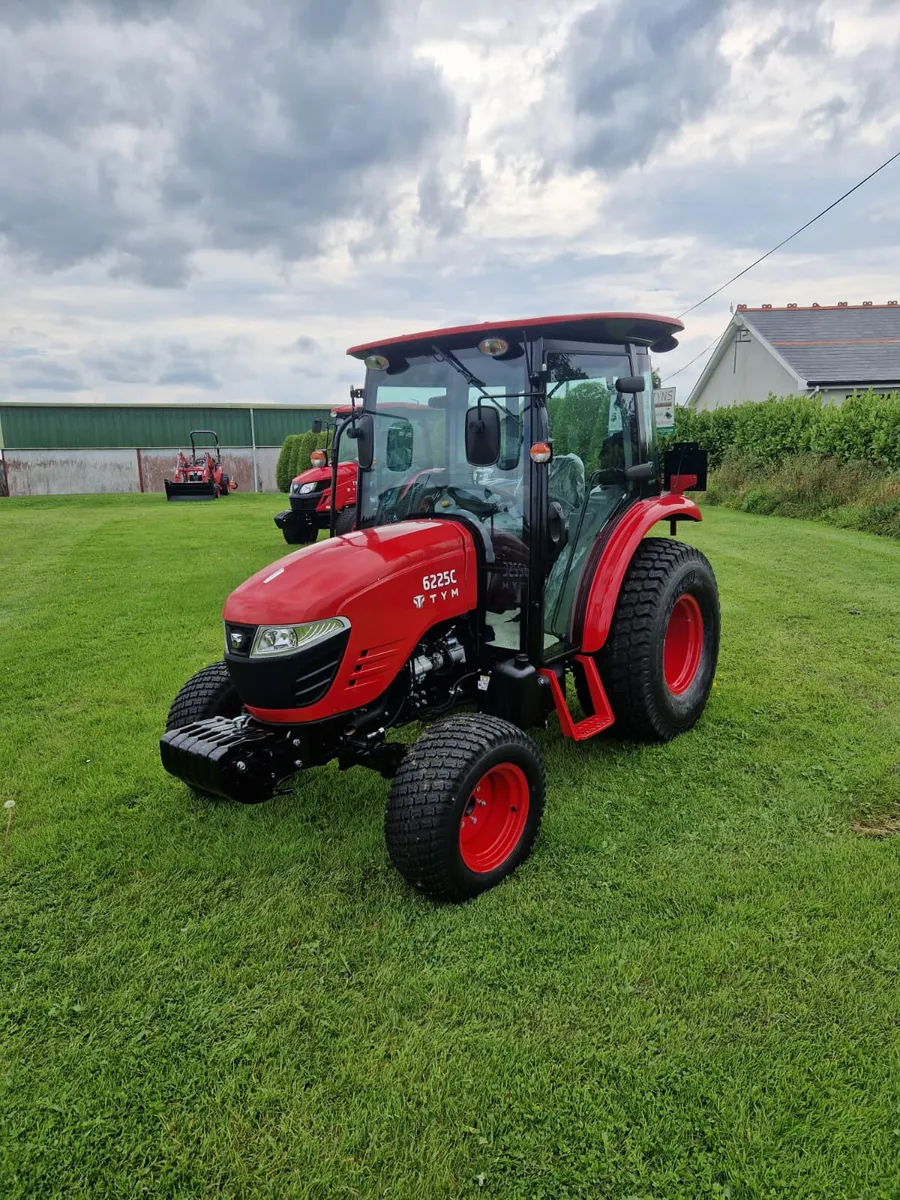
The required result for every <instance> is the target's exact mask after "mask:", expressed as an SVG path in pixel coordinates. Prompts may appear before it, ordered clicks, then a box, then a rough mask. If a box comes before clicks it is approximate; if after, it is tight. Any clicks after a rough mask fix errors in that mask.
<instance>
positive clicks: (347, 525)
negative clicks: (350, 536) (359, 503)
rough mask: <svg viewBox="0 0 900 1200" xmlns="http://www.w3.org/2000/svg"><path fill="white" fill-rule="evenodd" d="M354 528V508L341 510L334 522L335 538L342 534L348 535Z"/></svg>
mask: <svg viewBox="0 0 900 1200" xmlns="http://www.w3.org/2000/svg"><path fill="white" fill-rule="evenodd" d="M355 526H356V509H355V508H354V507H352V506H351V507H349V508H342V509H341V511H340V512H339V513H338V515H337V516H336V517H335V521H334V532H335V535H336V536H337V537H340V536H341V534H342V533H349V532H350V531H351V529H353V528H354V527H355Z"/></svg>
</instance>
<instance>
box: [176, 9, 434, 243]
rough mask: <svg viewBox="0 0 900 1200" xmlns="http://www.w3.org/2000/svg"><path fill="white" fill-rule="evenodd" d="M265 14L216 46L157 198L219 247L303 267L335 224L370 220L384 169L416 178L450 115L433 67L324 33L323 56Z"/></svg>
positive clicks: (279, 16)
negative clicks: (265, 252) (264, 253)
mask: <svg viewBox="0 0 900 1200" xmlns="http://www.w3.org/2000/svg"><path fill="white" fill-rule="evenodd" d="M354 7H355V6H354V5H352V4H344V5H339V6H338V8H339V9H342V10H348V9H352V8H354ZM373 7H374V6H373ZM264 13H265V18H264V21H263V26H264V27H263V28H261V29H251V28H246V29H244V30H243V31H242V33H241V36H240V37H236V38H235V40H234V42H233V43H231V44H230V45H228V46H227V47H225V48H224V49H223V51H222V52H221V54H220V57H219V60H218V62H217V63H216V66H215V70H214V72H210V73H209V74H208V76H207V79H206V81H205V86H204V88H203V90H202V93H201V94H199V95H195V97H194V98H193V101H192V103H191V104H190V106H189V110H188V114H187V120H186V122H185V125H184V127H183V129H182V131H181V135H180V138H179V141H178V145H177V153H176V162H175V165H174V166H173V168H172V170H171V171H170V172H169V173H168V175H167V178H166V180H165V183H164V195H165V198H166V201H167V203H168V204H170V205H171V206H172V207H173V208H174V209H176V210H182V211H186V212H189V213H191V214H192V215H194V216H195V217H198V218H199V219H200V220H201V222H202V223H203V224H204V225H205V226H206V227H207V228H208V229H210V230H211V231H212V238H213V241H214V243H215V244H216V245H217V246H220V247H226V248H229V249H238V250H256V249H259V248H261V247H269V248H273V249H276V250H277V251H278V252H279V253H280V254H281V255H283V256H284V257H285V258H287V259H301V258H304V257H308V256H311V255H313V254H315V253H316V252H317V251H318V249H319V248H320V246H321V242H322V235H323V226H325V225H326V224H327V223H329V222H330V221H331V220H332V219H333V218H334V217H341V216H357V215H359V216H363V217H365V216H366V215H368V211H369V210H370V209H371V208H372V207H373V202H372V194H373V192H374V193H378V192H379V191H383V188H384V183H385V176H386V175H387V174H388V173H389V171H390V170H391V169H393V168H402V167H406V168H407V169H409V170H411V171H413V172H414V173H415V174H417V167H418V163H419V161H420V160H421V158H422V157H423V156H425V155H426V154H427V152H428V150H429V147H430V144H431V142H432V140H433V139H434V138H435V136H436V135H437V134H438V132H439V131H441V130H443V129H446V128H449V127H452V125H453V124H454V120H455V117H454V111H453V106H452V104H451V101H450V99H449V97H448V95H447V93H446V92H445V90H444V88H443V85H442V83H441V81H440V78H439V76H438V74H437V72H436V70H435V68H433V67H432V66H430V65H428V64H427V63H419V62H416V61H415V60H413V59H412V58H411V57H409V56H407V55H404V54H403V53H397V52H396V49H397V47H396V46H393V45H392V46H391V51H392V52H391V53H385V54H373V53H372V49H371V44H370V41H369V40H366V41H361V42H357V41H353V42H351V41H350V40H348V39H338V40H334V34H335V30H334V29H333V28H332V27H331V25H329V28H328V35H329V37H331V38H332V41H331V42H330V44H329V47H328V53H327V54H323V53H322V50H321V47H318V46H316V45H314V44H312V43H311V42H310V41H308V40H307V41H304V40H302V39H301V40H298V39H297V38H296V37H293V38H292V37H291V36H290V32H291V28H290V25H287V24H286V23H285V21H284V10H283V6H282V5H281V4H277V3H276V4H270V5H268V6H267V7H266V8H265V9H264ZM368 19H369V21H371V19H372V16H371V14H370V15H369V18H368ZM317 27H318V26H317V24H316V23H315V22H313V23H312V28H317ZM383 33H384V35H385V37H386V36H387V30H386V29H385V30H384V31H383ZM371 36H372V35H371V34H370V38H371ZM254 63H256V64H257V69H256V71H254V69H253V64H254Z"/></svg>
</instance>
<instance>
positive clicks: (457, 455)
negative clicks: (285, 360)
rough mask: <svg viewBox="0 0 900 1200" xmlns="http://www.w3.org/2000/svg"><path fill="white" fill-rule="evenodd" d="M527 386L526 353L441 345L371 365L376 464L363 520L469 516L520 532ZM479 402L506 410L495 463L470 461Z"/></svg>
mask: <svg viewBox="0 0 900 1200" xmlns="http://www.w3.org/2000/svg"><path fill="white" fill-rule="evenodd" d="M512 353H513V354H515V348H513V351H512ZM526 391H527V376H526V371H525V356H524V354H523V353H521V352H519V354H518V356H517V357H507V359H506V360H504V361H501V360H499V359H495V358H489V357H487V356H486V355H484V354H482V353H480V351H478V350H477V349H475V348H468V349H462V350H457V351H454V352H450V351H441V350H435V351H434V353H432V354H429V355H422V356H419V357H416V358H412V359H409V360H403V361H402V362H399V363H392V364H391V365H390V366H389V367H388V368H387V369H386V370H384V371H373V370H369V372H368V374H367V382H366V400H365V407H366V411H367V412H371V413H372V414H373V416H374V418H375V461H374V463H373V466H372V470H371V471H367V472H365V473H364V475H363V479H362V494H361V497H360V504H361V514H360V515H361V518H362V523H363V524H379V525H383V524H390V523H392V522H394V521H403V520H407V519H408V518H410V517H415V516H429V515H438V516H458V515H466V516H468V517H470V518H474V519H475V520H477V521H479V522H482V523H487V524H489V525H490V526H491V527H492V528H497V527H499V528H506V529H508V530H509V531H510V532H518V533H519V535H520V536H521V531H522V527H523V521H524V487H523V472H524V464H523V461H522V446H523V441H524V434H525V429H524V426H525V421H526V417H527V395H526ZM479 405H485V406H493V407H495V408H497V409H498V411H499V413H500V430H501V445H500V457H499V460H498V462H497V463H496V464H495V465H493V466H490V467H473V466H472V465H471V464H470V463H469V462H468V461H467V459H466V447H465V424H466V422H465V417H466V411H467V410H468V409H470V408H476V407H478V406H479Z"/></svg>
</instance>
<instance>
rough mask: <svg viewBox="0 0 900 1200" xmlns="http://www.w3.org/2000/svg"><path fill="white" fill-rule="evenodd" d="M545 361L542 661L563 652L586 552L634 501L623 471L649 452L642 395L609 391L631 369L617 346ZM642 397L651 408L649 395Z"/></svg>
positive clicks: (635, 489)
mask: <svg viewBox="0 0 900 1200" xmlns="http://www.w3.org/2000/svg"><path fill="white" fill-rule="evenodd" d="M546 362H547V368H548V378H547V392H546V409H547V420H548V427H549V433H550V439H551V443H552V446H553V458H552V460H551V462H550V467H549V477H548V496H547V504H548V509H549V519H550V523H551V526H552V525H553V523H554V522H555V524H556V526H557V528H559V527H560V525H561V526H562V529H563V530H564V535H563V537H562V538H561V539H559V540H560V541H561V543H562V544H561V546H560V547H559V548H558V549H556V550H554V551H552V552H551V556H550V561H548V563H547V566H546V578H545V583H544V594H543V651H544V655H543V656H544V659H545V660H549V659H552V658H554V657H555V656H556V655H557V654H560V653H564V652H565V651H566V650H568V649H570V648H571V645H572V617H573V610H574V607H575V600H576V596H577V595H578V591H579V581H580V579H581V575H582V572H583V570H584V568H585V564H586V563H587V562H588V560H589V557H590V552H591V549H592V548H593V546H594V545H595V543H596V542H597V539H598V538H599V537H600V535H601V534H602V533H603V531H604V529H605V528H606V527H607V526H608V525H609V523H610V522H611V521H614V520H616V519H618V517H619V516H620V515H621V513H622V512H624V511H625V509H626V508H628V506H629V505H630V504H632V503H633V502H634V501H635V500H636V499H638V498H639V496H640V492H641V485H640V484H637V483H634V482H631V481H629V480H628V478H627V477H626V475H625V471H626V470H627V469H628V468H629V467H633V466H636V465H637V464H639V463H641V462H647V461H648V455H649V456H652V455H654V454H655V450H654V449H653V443H652V429H650V430H648V428H647V421H646V414H645V412H644V397H645V396H646V395H647V393H646V392H645V393H639V394H638V395H637V396H635V395H630V394H628V395H623V394H621V393H618V392H617V390H616V380H617V379H619V378H621V377H622V376H628V375H631V374H633V370H634V367H633V363H632V358H631V356H630V355H629V354H628V353H627V352H626V351H625V350H624V348H623V347H617V348H615V349H610V351H609V352H603V351H601V350H597V351H594V352H586V351H585V350H584V348H583V347H579V348H577V349H576V348H574V347H562V346H557V347H556V348H553V347H548V349H547V354H546ZM647 382H649V371H648V380H647ZM649 399H650V404H651V408H652V392H651V393H650V395H649Z"/></svg>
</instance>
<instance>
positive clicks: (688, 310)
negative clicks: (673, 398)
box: [669, 150, 900, 378]
mask: <svg viewBox="0 0 900 1200" xmlns="http://www.w3.org/2000/svg"><path fill="white" fill-rule="evenodd" d="M898 158H900V150H898V151H897V153H896V154H892V155H891V157H890V158H888V159H886V160H885V161H884V162H883V163H882V164H881V166H880V167H876V168H875V170H874V171H872V172H871V173H870V174H869V175H867V176H866V177H865V179H861V180H860V181H859V183H857V184H855V185H854V186H853V187H852V188H850V190H849V191H848V192H844V194H843V196H838V198H837V200H834V201H832V203H831V204H829V205H828V207H827V208H823V209H822V211H821V212H820V213H816V215H815V216H814V217H813V218H812V220H810V221H807V222H806V224H805V225H801V226H800V228H799V229H795V230H794V232H793V233H792V234H791V235H790V236H789V237H786V238H785V239H784V241H781V242H779V243H778V245H777V246H773V247H772V249H771V250H767V251H766V253H765V254H762V255H760V257H759V258H758V259H756V261H755V262H752V263H751V264H750V266H749V267H744V269H743V271H738V273H737V275H732V277H731V278H730V279H728V280H726V282H725V283H723V284H722V286H721V287H718V288H716V290H715V291H714V292H710V293H709V295H708V296H704V297H703V299H702V300H698V301H697V303H696V304H692V305H691V307H690V308H686V309H685V310H684V312H683V313H679V314H678V316H679V317H686V316H687V315H688V313H692V312H693V311H694V309H696V308H699V307H700V306H701V304H705V303H706V302H707V300H712V298H713V296H718V294H719V292H724V291H725V289H726V288H727V287H730V286H731V284H733V283H734V282H735V280H737V279H740V278H741V277H742V276H743V275H746V274H747V272H748V271H752V270H753V268H754V267H758V266H759V264H760V263H761V262H763V261H764V260H765V259H767V258H768V257H769V256H770V255H772V254H774V253H775V251H776V250H780V249H781V247H782V246H786V245H787V244H788V242H790V241H793V239H794V238H795V237H797V236H798V234H801V233H803V231H804V230H805V229H809V227H810V225H815V223H816V221H818V220H819V218H820V217H824V216H825V214H826V213H830V212H831V210H832V209H833V208H837V206H838V205H839V204H840V203H841V201H842V200H846V199H847V197H848V196H852V195H853V193H854V192H856V191H858V190H859V189H860V188H861V187H862V186H863V184H864V183H868V182H869V180H870V179H874V178H875V176H876V175H877V174H878V172H879V171H883V170H884V168H885V167H889V166H890V165H891V163H892V162H894V161H895V160H896V159H898ZM704 353H705V351H704ZM697 357H698V358H699V357H700V355H698V356H697ZM692 361H693V362H696V361H697V360H696V359H693V360H692ZM686 365H687V366H690V365H691V364H690V363H687V364H686ZM684 369H685V368H684V367H682V368H681V370H682V371H683V370H684ZM669 378H672V377H671V376H670V377H669Z"/></svg>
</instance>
